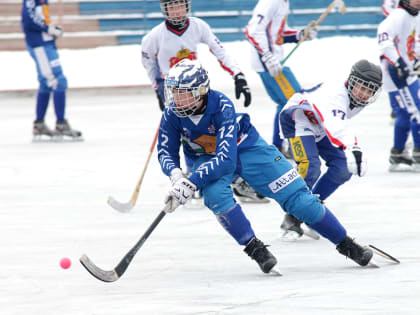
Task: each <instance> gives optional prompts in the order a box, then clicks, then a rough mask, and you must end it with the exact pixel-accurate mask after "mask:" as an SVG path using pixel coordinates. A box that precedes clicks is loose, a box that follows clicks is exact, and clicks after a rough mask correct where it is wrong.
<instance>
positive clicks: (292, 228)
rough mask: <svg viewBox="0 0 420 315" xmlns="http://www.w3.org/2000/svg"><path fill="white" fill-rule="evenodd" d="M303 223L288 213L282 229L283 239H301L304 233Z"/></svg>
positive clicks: (281, 226)
mask: <svg viewBox="0 0 420 315" xmlns="http://www.w3.org/2000/svg"><path fill="white" fill-rule="evenodd" d="M302 223H303V222H302V221H300V220H298V219H296V218H295V217H294V216H292V215H291V214H288V213H286V215H285V216H284V219H283V222H282V223H281V225H280V228H281V229H282V230H283V231H284V233H283V235H282V237H286V238H292V239H297V238H299V237H301V236H302V235H303V234H304V232H303V229H302V227H301V225H302Z"/></svg>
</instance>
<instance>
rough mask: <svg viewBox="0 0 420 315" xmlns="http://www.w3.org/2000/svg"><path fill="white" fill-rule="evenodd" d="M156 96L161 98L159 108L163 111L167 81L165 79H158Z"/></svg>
mask: <svg viewBox="0 0 420 315" xmlns="http://www.w3.org/2000/svg"><path fill="white" fill-rule="evenodd" d="M156 83H157V89H156V90H155V91H156V96H157V98H158V100H159V108H160V110H161V111H163V109H164V108H165V81H164V80H163V79H157V80H156Z"/></svg>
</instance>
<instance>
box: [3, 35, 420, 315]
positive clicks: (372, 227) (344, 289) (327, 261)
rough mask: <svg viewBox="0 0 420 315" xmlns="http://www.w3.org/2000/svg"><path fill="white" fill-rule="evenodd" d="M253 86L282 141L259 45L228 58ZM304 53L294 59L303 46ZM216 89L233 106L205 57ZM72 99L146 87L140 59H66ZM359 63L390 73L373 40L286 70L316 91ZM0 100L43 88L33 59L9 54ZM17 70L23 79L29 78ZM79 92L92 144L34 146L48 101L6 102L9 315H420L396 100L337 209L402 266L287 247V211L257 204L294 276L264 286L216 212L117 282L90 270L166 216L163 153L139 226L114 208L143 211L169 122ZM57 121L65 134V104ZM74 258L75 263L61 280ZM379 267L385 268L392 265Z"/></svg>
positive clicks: (191, 215)
mask: <svg viewBox="0 0 420 315" xmlns="http://www.w3.org/2000/svg"><path fill="white" fill-rule="evenodd" d="M226 46H227V47H228V49H229V50H230V51H231V52H232V53H233V54H235V55H236V56H237V57H238V61H239V63H240V65H241V67H242V68H243V70H244V72H245V74H246V75H247V77H248V78H249V81H250V86H251V89H252V92H253V94H252V97H253V100H252V104H251V106H250V107H249V108H246V109H245V108H244V107H243V106H242V100H241V101H239V102H237V101H235V103H236V104H237V111H246V112H248V113H250V115H251V119H252V122H253V123H254V125H255V126H256V127H257V129H258V130H259V131H260V133H261V134H262V136H263V137H265V138H266V139H267V140H268V141H271V130H272V120H273V114H274V111H275V105H274V103H273V102H272V101H271V100H270V99H269V97H268V96H267V94H266V93H265V91H264V89H263V88H262V85H261V83H260V81H259V78H258V77H257V76H256V75H255V74H254V73H252V70H251V69H250V67H249V65H248V57H249V53H248V48H247V43H245V42H236V43H228V44H226ZM291 47H293V46H290V47H288V49H289V50H290V48H291ZM200 49H201V51H200V57H201V60H202V61H203V62H204V64H205V65H206V66H207V68H208V69H209V71H210V75H211V84H212V85H213V87H215V88H217V89H219V90H222V91H223V92H225V93H227V95H229V96H230V97H232V98H233V99H234V95H233V81H232V80H231V78H230V77H229V75H227V74H225V73H224V72H223V71H222V70H221V68H220V67H219V66H218V64H217V61H216V60H215V59H214V58H213V57H211V56H209V54H208V53H207V51H206V49H204V48H200ZM61 56H62V63H63V67H64V70H65V73H66V74H67V76H68V79H69V82H70V86H71V87H83V86H99V85H135V84H147V83H148V79H147V78H146V77H145V72H144V70H143V69H142V66H141V62H140V49H139V47H136V46H130V47H118V48H100V49H96V50H89V51H70V50H64V51H62V52H61ZM360 58H367V59H369V60H370V61H373V62H377V61H378V51H377V48H376V43H375V40H374V39H368V38H349V37H348V38H344V37H341V38H329V39H322V40H315V41H313V42H308V43H304V44H303V45H302V47H300V48H299V49H298V50H297V51H296V53H295V55H293V56H292V57H291V59H290V60H289V61H290V63H289V61H288V63H289V65H290V66H291V67H292V69H293V70H294V72H295V74H296V76H297V78H298V79H299V80H300V81H301V82H302V85H304V86H305V87H308V86H310V85H312V84H315V83H318V82H320V81H324V80H326V79H332V80H338V79H340V78H342V77H345V76H346V75H347V73H348V72H349V70H350V66H351V65H352V64H353V63H354V62H355V61H357V60H358V59H360ZM0 68H1V69H2V71H1V72H0V85H1V87H0V89H2V90H21V89H33V88H36V74H35V70H34V66H33V64H32V60H30V57H29V55H27V53H26V52H13V53H6V52H0ZM16 69H18V71H16ZM133 91H134V90H133V89H120V90H116V89H108V90H107V89H105V90H96V91H91V90H90V91H83V92H80V91H79V92H77V91H70V92H69V93H68V108H67V113H68V118H69V121H70V123H71V124H72V125H73V126H74V127H75V128H80V129H81V130H82V131H83V133H84V136H85V141H84V142H79V143H37V144H34V143H31V127H32V121H33V119H34V101H35V96H34V95H33V94H31V93H0V117H1V123H0V131H1V134H2V135H3V136H2V137H1V140H0V222H1V223H0V224H1V225H0V252H1V254H0V257H1V259H0V265H1V268H0V281H1V285H0V314H7V315H15V314H16V315H23V314H25V315H27V314H31V315H34V314H36V315H38V314H39V315H50V314H51V315H59V314H60V315H61V314H65V315H76V314H77V315H105V314H107V315H128V314H130V315H134V314H136V315H138V314H212V315H213V314H241V315H242V314H293V315H297V314H305V315H306V314H378V315H379V314H381V315H382V314H413V315H414V314H419V309H420V245H419V244H420V236H419V234H420V228H419V225H420V174H412V173H389V172H388V171H387V169H388V161H387V159H388V154H389V149H390V147H391V145H392V133H393V130H392V126H391V125H390V117H389V114H390V108H389V104H388V99H387V96H386V93H383V94H382V95H381V97H380V98H379V100H378V101H377V102H376V103H375V104H373V105H371V106H369V107H368V108H367V109H366V110H365V111H364V112H362V113H361V114H360V115H359V116H358V117H356V118H355V119H354V120H353V121H352V125H353V126H354V127H355V129H356V130H357V134H358V138H359V142H360V144H361V146H362V148H363V149H364V152H365V154H366V156H367V158H368V163H369V170H368V174H367V175H366V176H365V177H363V178H352V179H351V181H350V182H348V183H346V184H345V185H343V186H342V187H340V188H339V190H338V191H337V192H336V193H335V194H334V195H333V196H332V197H331V198H330V199H329V200H328V201H327V206H328V207H329V208H330V209H331V210H332V211H333V212H334V213H335V214H336V215H337V217H338V218H339V219H340V220H341V222H342V223H343V224H344V225H345V227H346V228H347V230H348V233H349V235H351V236H352V237H355V238H356V239H357V241H359V242H361V243H363V244H373V245H376V246H377V247H379V248H382V249H384V250H386V251H388V252H389V253H391V254H393V255H394V256H396V257H397V258H399V259H400V260H401V264H400V265H393V264H389V263H385V262H380V263H381V268H379V269H373V268H361V267H359V266H358V265H356V264H355V263H354V262H352V261H351V260H348V259H346V258H344V257H343V256H341V255H339V254H338V253H337V252H336V250H335V248H334V245H332V244H331V243H329V242H328V241H327V240H324V239H323V240H320V241H314V240H310V239H301V240H298V241H296V242H285V241H283V240H281V239H280V238H279V235H280V231H279V225H280V223H281V221H282V218H283V211H282V210H281V209H280V207H279V206H278V205H277V204H275V203H274V202H273V201H272V202H271V203H269V204H268V205H267V204H264V205H249V204H245V205H243V208H244V211H245V213H246V214H247V216H248V218H249V219H250V221H251V223H252V225H253V228H254V230H255V231H256V233H257V236H258V237H259V238H261V239H262V240H263V241H264V242H266V243H267V244H270V245H271V247H270V249H271V250H272V252H273V253H274V254H275V255H276V256H277V258H278V261H279V262H278V269H279V270H280V272H281V273H282V274H283V276H282V277H275V276H270V275H265V274H263V273H262V272H261V271H260V270H259V268H258V266H257V264H256V263H255V262H253V261H251V260H250V259H249V258H248V257H247V256H246V254H245V253H244V252H243V251H242V248H241V247H240V246H238V245H237V244H236V243H235V241H234V240H233V239H232V238H231V237H230V236H229V235H228V234H227V233H226V232H225V231H224V230H223V229H222V228H221V226H220V225H219V224H218V222H217V221H216V219H215V217H214V215H213V214H212V213H211V212H210V211H209V210H207V209H185V208H180V209H177V210H176V211H175V212H174V213H173V214H169V215H167V216H166V217H165V218H164V219H163V221H162V222H161V223H160V225H159V226H158V227H157V228H156V230H155V231H154V233H153V234H152V235H151V236H150V238H149V239H148V240H147V241H146V243H145V244H144V245H143V247H142V248H141V249H140V251H139V252H138V254H137V255H136V257H135V258H134V260H133V261H132V263H131V265H130V266H129V268H128V270H127V271H126V273H125V274H124V275H123V276H122V278H121V279H119V280H118V281H117V282H114V283H103V282H100V281H98V280H97V279H95V278H93V277H92V276H91V275H90V274H89V273H88V272H87V271H86V270H85V269H84V268H83V267H82V266H81V265H80V263H79V262H78V259H79V257H80V256H81V255H82V254H84V253H86V254H88V256H89V257H90V258H91V259H92V260H93V261H94V262H95V263H96V264H97V265H98V266H99V267H101V268H103V269H106V270H110V269H112V268H114V267H115V266H116V265H117V263H118V262H119V261H120V259H121V258H122V257H123V256H124V255H125V253H126V252H127V251H128V250H129V249H130V248H131V247H132V246H133V245H134V244H135V243H136V242H137V240H138V239H139V238H140V237H141V235H142V234H143V233H144V232H145V231H146V229H147V228H148V227H149V225H150V224H151V222H152V221H153V220H154V218H155V217H156V216H157V215H158V213H159V211H160V210H161V209H162V207H163V198H164V196H165V193H166V191H167V189H168V187H169V181H168V179H167V178H166V177H165V176H164V175H163V174H162V173H161V171H160V167H159V165H158V161H157V158H156V153H155V152H154V154H153V156H152V160H151V162H150V164H149V167H148V169H147V173H146V176H145V178H144V181H143V185H142V187H141V190H140V196H139V199H138V201H137V204H136V206H135V208H134V209H133V210H132V212H131V213H129V214H121V213H118V212H116V211H115V210H113V209H111V208H110V207H109V206H108V205H107V204H106V200H107V197H108V196H109V195H112V196H113V197H114V198H116V199H117V200H119V201H121V202H126V201H128V200H129V199H130V197H131V194H132V192H133V190H134V187H135V185H136V182H137V180H138V178H139V176H140V174H141V172H142V170H143V166H144V164H145V161H146V158H147V156H148V153H149V148H150V145H151V143H152V140H153V136H154V133H155V131H156V128H157V126H158V122H159V118H160V111H159V110H158V106H157V101H156V97H155V94H154V93H153V91H151V89H150V88H148V87H144V88H141V89H140V88H139V89H138V90H136V91H135V92H133ZM47 122H48V123H49V124H50V125H52V126H53V124H54V114H53V106H52V105H50V108H49V111H48V117H47ZM62 257H69V258H70V259H71V260H72V262H73V264H72V266H71V268H70V269H67V270H63V269H61V268H60V266H59V260H60V259H61V258H62ZM378 261H379V259H378Z"/></svg>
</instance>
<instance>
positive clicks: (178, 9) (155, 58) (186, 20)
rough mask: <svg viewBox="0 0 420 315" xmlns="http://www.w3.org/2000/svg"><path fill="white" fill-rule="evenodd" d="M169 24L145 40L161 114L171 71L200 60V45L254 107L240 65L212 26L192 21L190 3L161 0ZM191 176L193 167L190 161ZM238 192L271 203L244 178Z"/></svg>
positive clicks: (187, 0)
mask: <svg viewBox="0 0 420 315" xmlns="http://www.w3.org/2000/svg"><path fill="white" fill-rule="evenodd" d="M160 5H161V10H162V13H163V14H164V16H165V21H164V22H162V23H161V24H159V25H157V26H156V27H154V28H153V29H152V30H151V31H150V33H149V34H147V35H146V36H145V37H144V38H143V40H142V62H143V65H144V67H145V68H146V70H147V74H148V76H149V79H150V81H151V82H152V86H153V88H154V89H155V91H156V95H157V98H158V100H159V107H160V109H161V110H163V108H164V107H165V95H164V79H165V76H166V75H167V74H168V72H169V70H170V69H171V67H173V66H174V65H175V64H177V63H178V62H179V61H181V60H182V59H185V58H188V59H191V60H195V59H197V45H198V44H200V43H203V44H206V45H207V46H208V47H209V49H210V51H211V52H212V53H213V54H214V55H215V56H216V58H217V59H218V61H219V63H220V65H221V67H222V68H223V69H224V70H226V71H227V72H229V74H231V75H232V77H233V79H234V82H235V96H236V99H239V98H240V95H241V94H243V96H244V99H245V100H244V106H245V107H247V106H249V105H250V103H251V91H250V89H249V87H248V83H247V81H246V79H245V75H244V74H243V73H242V72H241V70H240V68H239V66H238V65H237V63H236V62H235V61H234V60H233V58H232V57H231V56H229V54H228V53H227V51H226V50H225V48H224V47H223V45H222V44H221V43H220V41H219V39H218V38H217V37H216V35H214V33H213V32H212V30H211V29H210V26H209V25H208V24H207V23H206V22H205V21H203V20H201V19H199V18H196V17H189V13H190V10H191V1H190V0H161V1H160ZM186 163H187V173H188V172H189V171H190V169H191V166H192V163H191V161H190V160H189V159H188V157H186ZM234 191H235V194H237V196H238V197H239V198H240V199H241V200H242V201H245V202H249V201H250V202H268V200H267V199H265V198H264V197H263V196H261V195H259V194H257V193H256V192H255V191H254V190H253V189H252V188H251V187H250V186H249V185H247V183H246V182H245V181H243V179H242V178H240V177H238V178H236V179H235V184H234Z"/></svg>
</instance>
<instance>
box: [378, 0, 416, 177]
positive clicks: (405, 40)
mask: <svg viewBox="0 0 420 315" xmlns="http://www.w3.org/2000/svg"><path fill="white" fill-rule="evenodd" d="M419 9H420V0H400V1H399V5H398V7H397V8H395V9H394V10H393V11H392V12H391V13H390V14H389V15H388V17H387V18H386V19H385V20H384V21H382V22H381V23H380V24H379V27H378V43H379V50H380V53H381V56H380V58H381V67H382V72H383V75H384V89H385V90H386V91H387V92H388V95H389V99H390V103H391V106H392V109H393V112H394V113H395V115H396V119H395V124H394V144H393V147H392V149H391V154H390V158H389V161H390V163H391V166H390V171H401V170H409V171H420V115H419V110H420V99H419V96H418V93H419V90H420V85H419V80H418V77H417V76H416V75H410V72H411V71H413V70H414V67H415V66H414V65H415V64H416V62H417V59H416V53H415V45H416V28H417V15H418V11H419ZM410 131H411V134H412V137H413V143H414V148H413V153H412V155H409V153H408V152H407V151H404V148H405V144H406V141H407V138H408V135H409V133H410Z"/></svg>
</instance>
